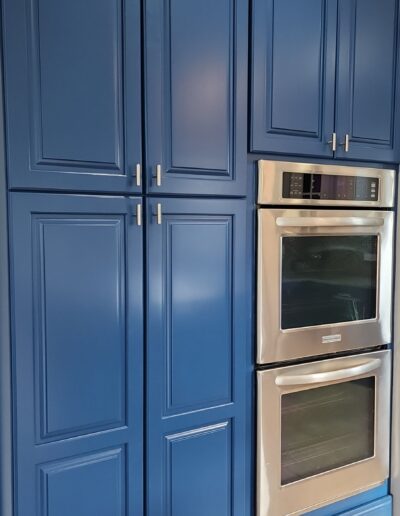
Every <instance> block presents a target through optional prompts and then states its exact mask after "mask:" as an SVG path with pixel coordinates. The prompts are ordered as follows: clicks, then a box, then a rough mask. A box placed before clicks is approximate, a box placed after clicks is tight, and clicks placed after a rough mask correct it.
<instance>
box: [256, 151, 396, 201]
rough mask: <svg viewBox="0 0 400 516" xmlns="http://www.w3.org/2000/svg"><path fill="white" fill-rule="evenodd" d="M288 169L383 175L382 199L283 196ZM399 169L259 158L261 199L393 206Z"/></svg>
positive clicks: (259, 192)
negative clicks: (352, 199)
mask: <svg viewBox="0 0 400 516" xmlns="http://www.w3.org/2000/svg"><path fill="white" fill-rule="evenodd" d="M284 172H297V173H314V174H333V175H338V176H340V175H341V176H363V177H377V178H378V179H379V183H380V187H379V199H378V201H344V200H341V201H331V200H323V199H283V197H282V177H283V173H284ZM394 192H395V171H394V170H383V169H377V168H364V167H354V166H351V167H343V166H338V165H319V164H315V163H313V164H311V163H291V162H286V161H266V160H260V161H259V162H258V203H259V204H270V205H281V204H285V205H295V206H299V205H303V206H307V205H315V206H333V207H335V206H343V207H346V206H347V207H348V206H364V207H375V208H392V207H393V206H394Z"/></svg>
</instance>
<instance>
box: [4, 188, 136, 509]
mask: <svg viewBox="0 0 400 516" xmlns="http://www.w3.org/2000/svg"><path fill="white" fill-rule="evenodd" d="M139 202H140V201H139V200H136V199H124V198H112V197H109V198H107V197H103V198H101V197H97V198H96V197H88V196H78V195H58V194H38V193H37V194H36V193H35V194H27V193H13V194H11V196H10V207H11V227H10V229H11V232H10V235H11V268H12V293H13V294H12V307H13V310H12V322H13V330H12V333H13V335H12V338H13V347H12V348H13V365H14V372H13V376H14V377H13V382H14V415H15V420H14V434H15V435H14V443H15V448H14V458H15V502H16V507H17V508H18V510H17V512H18V516H44V515H46V516H71V515H74V516H111V515H112V516H128V515H129V516H142V515H143V503H142V502H143V500H142V491H143V482H142V448H143V436H142V434H143V431H142V427H143V426H142V425H143V417H142V414H143V412H142V411H143V401H142V396H143V389H142V381H143V374H142V362H143V353H142V340H143V337H142V334H143V329H142V326H143V308H142V307H143V302H142V290H143V289H142V274H143V267H142V232H141V228H139V227H138V226H137V225H136V224H135V221H134V219H133V218H132V217H131V214H132V213H135V206H136V205H137V204H138V203H139Z"/></svg>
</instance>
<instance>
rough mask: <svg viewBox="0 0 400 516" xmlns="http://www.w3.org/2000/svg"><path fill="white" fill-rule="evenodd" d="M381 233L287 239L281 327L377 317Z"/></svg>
mask: <svg viewBox="0 0 400 516" xmlns="http://www.w3.org/2000/svg"><path fill="white" fill-rule="evenodd" d="M377 271H378V236H377V235H360V236H357V235H355V236H353V235H351V236H300V237H297V236H296V237H292V236H290V237H282V305H281V306H282V310H281V328H282V329H283V330H285V329H291V328H304V327H308V326H319V325H323V324H335V323H344V322H350V321H362V320H367V319H375V318H376V315H377V306H376V304H377V302H376V299H377V295H376V294H377V276H378V272H377Z"/></svg>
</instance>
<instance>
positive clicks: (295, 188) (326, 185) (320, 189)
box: [282, 172, 379, 201]
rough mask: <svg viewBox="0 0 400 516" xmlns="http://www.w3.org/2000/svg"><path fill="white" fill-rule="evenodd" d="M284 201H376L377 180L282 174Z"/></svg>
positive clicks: (371, 178)
mask: <svg viewBox="0 0 400 516" xmlns="http://www.w3.org/2000/svg"><path fill="white" fill-rule="evenodd" d="M282 187H283V188H282V197H283V198H284V199H321V200H327V201H328V200H329V201H378V199H379V178H378V177H376V178H375V177H361V176H343V175H329V174H315V173H297V172H283V185H282Z"/></svg>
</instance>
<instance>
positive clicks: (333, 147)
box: [328, 133, 337, 152]
mask: <svg viewBox="0 0 400 516" xmlns="http://www.w3.org/2000/svg"><path fill="white" fill-rule="evenodd" d="M328 143H330V144H332V152H336V149H337V135H336V133H332V140H329V142H328Z"/></svg>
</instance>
